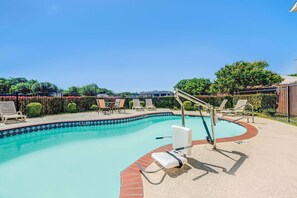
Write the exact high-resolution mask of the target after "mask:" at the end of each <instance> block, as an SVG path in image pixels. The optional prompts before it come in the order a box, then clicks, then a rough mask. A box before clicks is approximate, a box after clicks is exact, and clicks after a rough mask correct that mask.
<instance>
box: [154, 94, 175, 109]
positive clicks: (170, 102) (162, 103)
mask: <svg viewBox="0 0 297 198" xmlns="http://www.w3.org/2000/svg"><path fill="white" fill-rule="evenodd" d="M153 104H154V105H155V106H156V107H157V108H169V109H172V108H174V107H176V108H179V107H180V104H179V103H178V102H177V100H176V99H175V98H174V97H172V96H166V97H160V98H153Z"/></svg>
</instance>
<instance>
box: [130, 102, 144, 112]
mask: <svg viewBox="0 0 297 198" xmlns="http://www.w3.org/2000/svg"><path fill="white" fill-rule="evenodd" d="M132 109H134V110H136V111H138V110H144V107H142V106H141V105H140V102H139V99H133V107H132Z"/></svg>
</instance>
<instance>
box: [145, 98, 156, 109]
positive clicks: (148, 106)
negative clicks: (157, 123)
mask: <svg viewBox="0 0 297 198" xmlns="http://www.w3.org/2000/svg"><path fill="white" fill-rule="evenodd" d="M145 108H146V109H147V110H156V107H155V105H154V104H153V101H152V99H145Z"/></svg>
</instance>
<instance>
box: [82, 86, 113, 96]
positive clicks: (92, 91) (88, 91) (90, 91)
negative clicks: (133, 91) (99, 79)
mask: <svg viewBox="0 0 297 198" xmlns="http://www.w3.org/2000/svg"><path fill="white" fill-rule="evenodd" d="M81 93H82V94H83V95H85V96H96V95H97V94H98V93H101V94H107V95H112V94H113V92H112V91H111V90H109V89H106V88H99V87H98V85H96V84H95V83H92V84H89V85H85V86H83V87H81Z"/></svg>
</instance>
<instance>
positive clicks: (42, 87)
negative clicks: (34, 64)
mask: <svg viewBox="0 0 297 198" xmlns="http://www.w3.org/2000/svg"><path fill="white" fill-rule="evenodd" d="M57 91H58V87H57V86H56V85H54V84H52V83H49V82H40V83H35V84H34V85H33V86H32V92H33V93H35V94H44V95H49V94H51V93H55V92H57Z"/></svg>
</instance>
